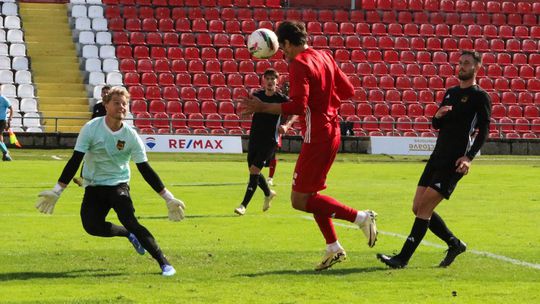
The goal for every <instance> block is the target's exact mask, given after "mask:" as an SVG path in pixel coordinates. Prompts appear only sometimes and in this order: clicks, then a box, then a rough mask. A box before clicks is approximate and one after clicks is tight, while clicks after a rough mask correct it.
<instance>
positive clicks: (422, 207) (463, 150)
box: [377, 51, 491, 268]
mask: <svg viewBox="0 0 540 304" xmlns="http://www.w3.org/2000/svg"><path fill="white" fill-rule="evenodd" d="M481 65H482V61H481V58H480V54H478V53H476V52H469V51H463V52H462V53H461V57H460V59H459V80H460V84H459V86H456V87H453V88H450V89H448V90H447V91H446V93H445V95H444V99H443V101H442V103H441V106H440V107H439V110H438V111H437V113H435V116H434V117H433V127H434V128H435V129H439V136H438V138H437V144H436V145H435V149H434V150H433V153H432V154H431V157H430V158H429V161H428V162H427V165H426V167H425V169H424V172H423V173H422V176H421V177H420V181H419V182H418V187H417V188H416V194H415V196H414V201H413V208H412V209H413V212H414V214H415V215H416V219H415V221H414V224H413V227H412V230H411V233H410V234H409V237H408V238H407V240H406V241H405V244H404V245H403V248H402V249H401V252H400V253H399V254H397V255H395V256H388V255H385V254H380V253H379V254H377V258H378V259H379V260H381V261H382V262H383V263H385V264H386V265H388V266H390V267H391V268H403V267H405V266H407V263H408V262H409V259H410V258H411V256H412V254H413V253H414V251H415V250H416V247H418V245H419V244H420V242H421V241H422V239H423V238H424V235H425V234H426V232H427V229H428V228H429V229H430V230H431V231H432V232H433V233H434V234H435V235H436V236H437V237H439V238H440V239H442V240H443V241H445V242H446V243H447V244H448V251H447V253H446V257H445V258H444V259H443V260H442V261H441V263H440V264H439V266H440V267H447V266H450V264H452V262H453V261H454V259H455V258H456V257H457V256H458V255H459V254H461V253H463V252H465V250H466V249H467V246H466V244H465V243H463V242H462V241H461V240H459V239H458V238H456V237H455V236H454V234H453V233H452V232H451V231H450V230H449V229H448V227H447V226H446V224H445V223H444V221H443V220H442V218H441V217H440V216H439V215H438V214H437V213H436V212H434V209H435V207H437V205H438V204H439V203H440V202H441V201H442V199H443V198H445V199H449V198H450V195H451V194H452V192H453V191H454V189H455V187H456V185H457V183H458V181H459V180H460V179H461V178H462V177H463V175H465V174H467V173H468V172H469V168H470V166H471V162H472V160H473V158H474V157H475V155H476V153H478V151H479V150H480V148H481V147H482V145H483V144H484V142H485V141H486V138H487V137H488V134H489V122H490V116H491V100H490V97H489V95H488V94H487V93H486V92H485V91H484V90H482V89H481V88H480V87H479V86H478V85H476V74H477V73H478V70H479V69H480V67H481ZM475 129H478V133H477V135H476V137H475V138H474V141H473V140H472V135H473V133H474V132H475Z"/></svg>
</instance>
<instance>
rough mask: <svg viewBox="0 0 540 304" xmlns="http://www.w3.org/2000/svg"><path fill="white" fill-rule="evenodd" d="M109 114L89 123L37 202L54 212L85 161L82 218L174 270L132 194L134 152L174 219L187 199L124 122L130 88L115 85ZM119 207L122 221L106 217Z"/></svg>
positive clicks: (94, 231) (107, 101)
mask: <svg viewBox="0 0 540 304" xmlns="http://www.w3.org/2000/svg"><path fill="white" fill-rule="evenodd" d="M103 102H104V105H105V108H106V109H107V114H106V116H104V117H100V118H97V119H93V120H91V121H89V122H88V123H86V124H85V125H84V127H83V128H82V129H81V132H80V134H79V136H78V138H77V143H76V145H75V150H74V151H73V156H72V157H71V159H70V160H69V161H68V163H67V164H66V166H65V167H64V170H63V171H62V175H61V176H60V178H59V179H58V183H57V184H56V185H55V186H54V188H53V190H50V191H43V192H41V193H40V194H39V199H38V202H37V205H36V208H37V209H38V210H39V211H40V212H42V213H47V214H52V212H53V210H54V206H55V204H56V202H57V200H58V198H59V197H60V194H61V193H62V191H63V190H64V189H65V188H66V186H67V185H68V184H69V182H70V181H71V179H72V178H73V176H74V175H75V174H76V172H77V169H78V168H79V165H80V164H81V161H82V160H83V157H84V161H85V165H84V169H83V170H84V172H83V176H84V187H85V193H84V198H83V201H82V206H81V220H82V224H83V227H84V229H85V230H86V232H88V233H89V234H90V235H95V236H100V237H115V236H120V237H126V238H127V239H128V240H129V241H130V242H131V243H132V244H133V246H134V247H135V249H136V250H137V252H138V253H139V254H141V255H142V254H144V253H145V250H147V251H148V252H149V253H150V254H151V255H152V257H153V258H154V259H155V260H156V261H157V262H158V263H159V266H160V267H161V272H162V275H164V276H172V275H174V274H175V273H176V270H175V269H174V267H173V266H172V265H171V264H170V263H169V261H168V260H167V258H166V257H165V256H164V255H163V253H162V251H161V249H160V248H159V246H158V244H157V242H156V240H155V239H154V237H153V236H152V234H151V233H150V232H149V231H148V230H147V229H146V228H145V227H144V226H143V225H141V224H140V223H139V221H138V220H137V218H136V217H135V209H134V207H133V202H132V200H131V196H130V194H129V185H128V183H129V179H130V170H129V160H130V159H131V158H133V160H134V162H135V163H136V164H137V169H139V171H140V172H141V174H142V176H143V177H144V179H145V180H146V182H147V183H148V184H149V185H150V186H151V187H152V188H153V189H154V190H155V191H156V192H158V193H159V194H160V195H161V197H162V198H163V199H164V200H165V202H166V205H167V208H168V210H169V219H170V220H171V221H180V220H182V219H183V218H184V208H185V206H184V203H183V202H182V201H180V200H178V199H176V198H174V196H173V195H172V193H171V192H169V190H167V189H166V188H165V186H164V185H163V183H162V182H161V180H160V178H159V176H158V175H157V174H156V173H155V172H154V170H152V168H151V167H150V165H149V163H148V159H147V157H146V152H145V150H144V145H143V142H142V140H141V139H140V138H139V136H138V135H137V132H136V131H135V130H134V129H133V128H132V127H130V126H129V125H127V124H126V123H124V122H123V119H124V118H125V116H126V114H127V112H128V110H129V93H128V92H127V91H126V90H125V89H124V88H113V89H112V90H111V91H110V92H109V94H108V95H107V96H106V97H105V98H104V101H103ZM111 208H112V209H114V211H115V212H116V214H117V216H118V220H119V221H120V223H121V224H122V226H118V225H115V224H112V223H110V222H107V221H106V220H105V218H106V217H107V214H108V213H109V211H110V210H111Z"/></svg>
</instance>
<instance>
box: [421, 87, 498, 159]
mask: <svg viewBox="0 0 540 304" xmlns="http://www.w3.org/2000/svg"><path fill="white" fill-rule="evenodd" d="M440 106H441V107H442V106H452V110H451V111H449V112H447V114H446V115H444V116H443V117H441V118H435V117H433V127H434V128H435V129H439V136H438V138H437V144H436V145H435V149H434V150H433V153H432V155H431V160H432V161H435V162H436V163H440V164H443V163H444V164H448V165H454V163H455V161H456V160H457V159H458V158H460V157H462V156H465V155H466V156H468V157H469V158H470V159H473V158H474V156H475V155H476V153H478V151H480V148H481V147H482V145H483V144H484V142H485V141H486V138H487V137H488V134H489V123H490V117H491V99H490V97H489V95H488V94H487V93H486V91H484V90H482V89H481V88H480V87H479V86H477V85H473V86H471V87H468V88H465V89H462V88H460V87H459V86H456V87H453V88H450V89H448V90H447V91H446V92H445V94H444V98H443V101H442V103H441V105H440ZM475 129H478V134H477V135H476V137H475V139H474V142H472V135H473V133H474V131H475Z"/></svg>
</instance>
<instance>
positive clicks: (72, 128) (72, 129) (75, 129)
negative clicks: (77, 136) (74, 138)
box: [43, 125, 82, 133]
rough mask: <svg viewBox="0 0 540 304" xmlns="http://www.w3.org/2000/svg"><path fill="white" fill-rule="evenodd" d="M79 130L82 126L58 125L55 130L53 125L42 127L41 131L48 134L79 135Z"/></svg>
mask: <svg viewBox="0 0 540 304" xmlns="http://www.w3.org/2000/svg"><path fill="white" fill-rule="evenodd" d="M81 128H82V125H80V126H65V125H60V126H58V127H57V128H55V127H54V125H52V126H49V125H47V126H43V131H44V132H48V133H52V132H61V133H79V132H80V131H81Z"/></svg>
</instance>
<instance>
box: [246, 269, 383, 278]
mask: <svg viewBox="0 0 540 304" xmlns="http://www.w3.org/2000/svg"><path fill="white" fill-rule="evenodd" d="M386 270H388V268H386V267H366V268H341V269H340V268H333V269H328V270H323V271H315V270H313V269H304V270H275V271H264V272H258V273H241V274H238V275H236V276H237V277H249V278H255V277H262V276H270V275H330V276H339V275H349V274H356V273H369V272H375V271H386Z"/></svg>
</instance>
